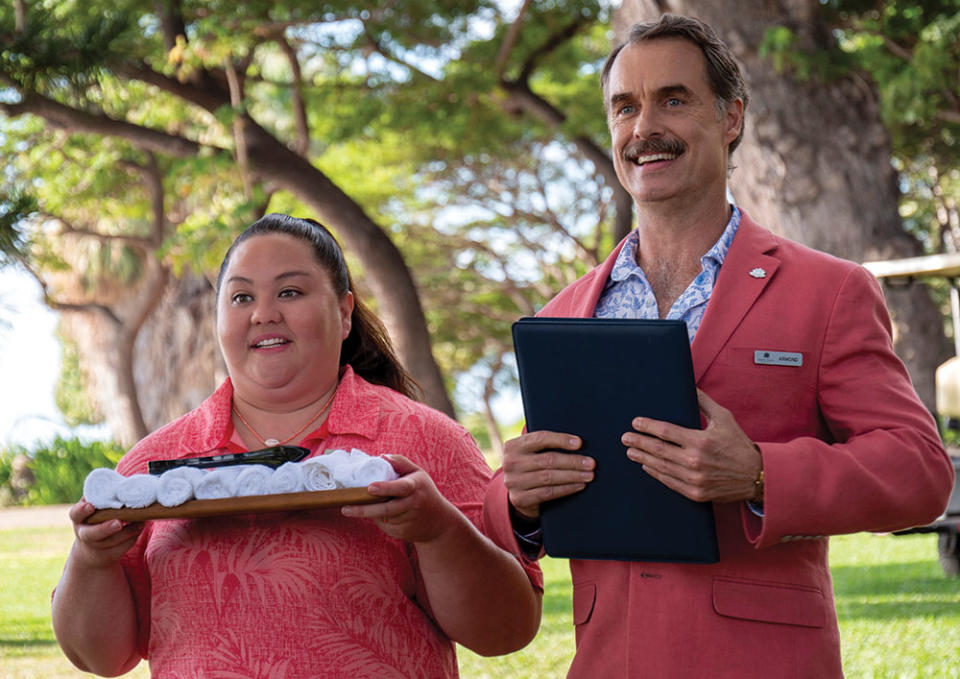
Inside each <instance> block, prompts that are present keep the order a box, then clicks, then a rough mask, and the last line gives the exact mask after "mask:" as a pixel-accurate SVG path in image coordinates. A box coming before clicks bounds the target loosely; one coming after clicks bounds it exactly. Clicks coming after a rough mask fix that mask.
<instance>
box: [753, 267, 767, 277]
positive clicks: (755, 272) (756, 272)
mask: <svg viewBox="0 0 960 679" xmlns="http://www.w3.org/2000/svg"><path fill="white" fill-rule="evenodd" d="M750 275H751V276H753V277H754V278H766V277H767V272H766V271H764V270H763V269H761V268H760V267H757V268H756V269H751V270H750Z"/></svg>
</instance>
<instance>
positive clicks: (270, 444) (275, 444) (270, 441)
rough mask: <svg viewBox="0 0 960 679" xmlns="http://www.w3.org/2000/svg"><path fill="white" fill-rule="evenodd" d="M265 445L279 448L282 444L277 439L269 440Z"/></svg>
mask: <svg viewBox="0 0 960 679" xmlns="http://www.w3.org/2000/svg"><path fill="white" fill-rule="evenodd" d="M264 443H265V444H266V445H268V446H277V445H280V442H279V441H278V440H277V439H267V440H266V441H264Z"/></svg>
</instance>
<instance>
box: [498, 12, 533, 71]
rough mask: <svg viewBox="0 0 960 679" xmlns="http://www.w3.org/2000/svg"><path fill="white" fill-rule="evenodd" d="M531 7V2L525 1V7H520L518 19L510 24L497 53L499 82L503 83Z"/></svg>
mask: <svg viewBox="0 0 960 679" xmlns="http://www.w3.org/2000/svg"><path fill="white" fill-rule="evenodd" d="M529 7H530V0H523V5H521V6H520V11H518V12H517V18H516V19H514V20H513V23H512V24H510V28H509V29H508V30H507V34H506V35H505V36H504V38H503V42H502V43H501V44H500V49H499V50H498V51H497V61H496V67H497V80H499V81H503V79H504V75H503V73H504V70H505V69H506V67H507V59H509V58H510V52H511V51H513V48H514V45H516V44H517V39H518V38H519V37H520V27H521V26H522V25H523V20H524V18H525V17H526V14H527V9H528V8H529Z"/></svg>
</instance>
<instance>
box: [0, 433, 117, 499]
mask: <svg viewBox="0 0 960 679" xmlns="http://www.w3.org/2000/svg"><path fill="white" fill-rule="evenodd" d="M123 453H124V449H123V448H121V447H120V446H119V445H117V444H116V443H111V442H105V441H83V440H80V439H77V438H71V439H65V438H62V437H60V436H58V437H56V438H55V439H54V440H53V441H51V442H50V443H48V444H40V445H39V447H37V448H36V449H34V450H32V451H29V450H26V449H22V448H21V449H17V450H14V449H11V450H7V451H4V453H3V454H2V455H0V485H2V486H4V487H5V488H7V489H8V492H9V487H10V482H11V480H12V479H11V476H10V468H11V463H12V460H13V458H14V457H16V456H17V455H18V454H26V455H27V457H28V458H29V459H30V463H29V468H30V471H31V472H32V473H33V478H34V481H33V485H31V486H30V488H29V489H28V490H27V493H26V495H25V496H24V497H23V498H21V499H20V501H19V502H20V504H25V505H48V504H60V503H72V502H76V501H77V500H79V499H80V496H81V495H83V481H84V479H86V478H87V474H89V473H90V472H91V471H92V470H93V469H96V468H97V467H115V466H116V465H117V462H118V461H119V460H120V458H121V457H122V456H123ZM4 476H5V477H6V478H4Z"/></svg>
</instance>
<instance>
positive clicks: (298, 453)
mask: <svg viewBox="0 0 960 679" xmlns="http://www.w3.org/2000/svg"><path fill="white" fill-rule="evenodd" d="M309 454H310V450H309V449H308V448H303V447H302V446H271V447H270V448H263V449H261V450H251V451H250V452H248V453H223V454H221V455H208V456H206V457H184V458H181V459H179V460H150V461H149V462H147V469H148V470H149V471H150V473H151V474H157V475H159V474H162V473H163V472H165V471H167V470H169V469H173V468H174V467H195V468H197V469H209V468H211V467H229V466H232V465H236V464H263V465H267V466H268V467H279V466H280V465H282V464H283V463H285V462H299V461H300V460H302V459H303V458H305V457H306V456H307V455H309Z"/></svg>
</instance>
